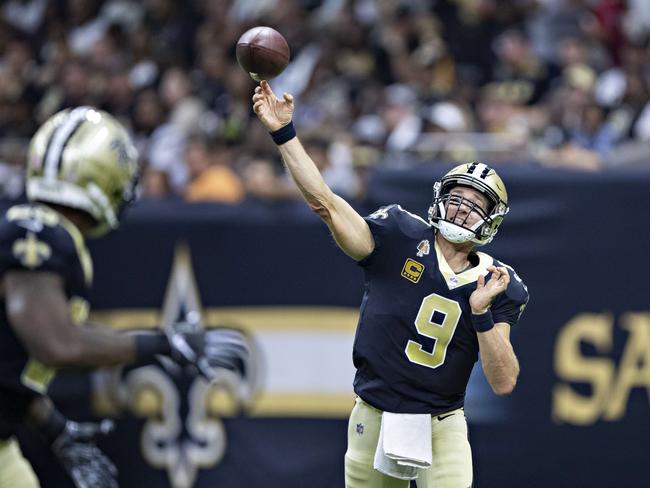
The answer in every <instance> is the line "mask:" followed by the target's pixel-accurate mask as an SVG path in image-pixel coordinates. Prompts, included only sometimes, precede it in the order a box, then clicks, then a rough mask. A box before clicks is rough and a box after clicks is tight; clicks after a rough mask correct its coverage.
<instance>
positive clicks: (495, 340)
mask: <svg viewBox="0 0 650 488" xmlns="http://www.w3.org/2000/svg"><path fill="white" fill-rule="evenodd" d="M476 335H477V337H478V343H479V351H480V356H481V363H482V365H483V372H484V373H485V377H486V378H487V380H488V383H489V384H490V386H491V387H492V389H493V390H494V392H495V393H496V394H497V395H507V394H509V393H511V392H512V390H513V389H514V387H515V385H516V383H517V376H518V375H519V361H518V360H517V356H515V352H514V350H513V349H512V345H511V344H510V342H509V341H507V340H506V339H505V338H504V337H503V335H502V333H501V332H500V331H499V330H498V329H497V327H493V328H492V329H490V330H488V331H487V332H479V333H477V334H476Z"/></svg>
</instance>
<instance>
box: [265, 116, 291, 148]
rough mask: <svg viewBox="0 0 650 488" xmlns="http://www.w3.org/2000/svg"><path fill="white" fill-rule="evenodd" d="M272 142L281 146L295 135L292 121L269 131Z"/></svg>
mask: <svg viewBox="0 0 650 488" xmlns="http://www.w3.org/2000/svg"><path fill="white" fill-rule="evenodd" d="M269 134H271V137H272V138H273V142H275V143H276V144H277V145H278V146H281V145H282V144H284V143H285V142H287V141H290V140H291V139H293V138H294V137H296V128H295V127H294V126H293V121H292V122H289V123H288V124H287V125H285V126H283V127H280V128H279V129H278V130H276V131H273V132H270V133H269Z"/></svg>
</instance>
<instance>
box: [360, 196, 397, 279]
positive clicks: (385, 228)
mask: <svg viewBox="0 0 650 488" xmlns="http://www.w3.org/2000/svg"><path fill="white" fill-rule="evenodd" d="M396 211H397V205H387V206H385V207H381V208H380V209H378V210H375V211H374V212H373V213H371V214H370V215H368V216H366V217H364V218H363V220H365V221H366V222H367V223H368V227H370V232H371V233H372V238H373V239H374V241H375V247H374V249H373V251H372V252H371V253H370V254H369V255H368V256H366V257H365V258H363V259H362V260H361V261H359V262H358V264H359V266H361V267H363V268H366V267H368V266H369V265H370V264H371V263H372V262H373V261H374V260H375V258H376V256H377V255H379V254H381V252H382V248H383V245H384V241H385V240H386V237H387V236H388V235H389V234H390V233H391V232H393V231H394V229H395V226H396V222H395V221H396V218H395V215H394V214H395V212H396Z"/></svg>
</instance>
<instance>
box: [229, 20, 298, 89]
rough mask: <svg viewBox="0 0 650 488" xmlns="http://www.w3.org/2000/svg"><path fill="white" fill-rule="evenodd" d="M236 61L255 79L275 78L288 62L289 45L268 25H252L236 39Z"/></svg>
mask: <svg viewBox="0 0 650 488" xmlns="http://www.w3.org/2000/svg"><path fill="white" fill-rule="evenodd" d="M236 54H237V61H238V62H239V65H240V66H241V67H242V68H244V70H246V71H247V72H248V74H250V75H251V77H252V78H253V79H254V80H256V81H260V80H270V79H271V78H275V77H276V76H278V75H279V74H280V73H282V70H284V68H286V67H287V64H289V45H288V44H287V41H286V40H285V38H284V37H282V34H280V33H279V32H278V31H276V30H275V29H272V28H270V27H263V26H260V27H253V28H252V29H250V30H247V31H246V32H244V33H243V34H242V36H241V37H240V38H239V40H238V41H237V49H236Z"/></svg>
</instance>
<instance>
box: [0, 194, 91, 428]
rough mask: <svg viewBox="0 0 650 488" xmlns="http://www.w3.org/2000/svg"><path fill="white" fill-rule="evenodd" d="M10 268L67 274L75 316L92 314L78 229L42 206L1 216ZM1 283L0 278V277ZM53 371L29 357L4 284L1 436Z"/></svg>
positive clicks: (1, 248) (3, 268)
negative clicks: (12, 318) (9, 314)
mask: <svg viewBox="0 0 650 488" xmlns="http://www.w3.org/2000/svg"><path fill="white" fill-rule="evenodd" d="M11 270H26V271H34V272H50V273H56V274H58V275H60V276H61V277H62V278H63V282H64V286H65V293H66V295H67V297H68V299H69V303H70V307H71V309H70V310H71V315H72V318H73V320H75V322H78V323H81V322H83V321H84V320H85V319H86V317H87V316H88V301H87V295H88V289H89V287H90V285H91V282H92V261H91V259H90V254H89V253H88V250H87V249H86V246H85V243H84V239H83V237H82V235H81V234H80V232H79V230H78V229H77V228H76V227H75V226H74V225H73V224H72V223H70V222H69V221H68V220H67V219H65V217H63V216H62V215H60V214H59V213H57V212H55V211H54V210H52V209H50V208H48V207H45V206H42V205H16V206H14V207H11V208H9V209H8V210H7V212H6V213H5V214H4V215H3V216H2V219H0V278H3V277H4V275H5V273H7V272H8V271H11ZM0 283H1V280H0ZM53 376H54V371H53V370H52V369H50V368H47V367H45V366H43V365H42V364H40V363H39V362H37V361H36V360H34V359H31V358H30V357H29V355H28V353H27V351H26V350H25V348H24V347H23V345H22V344H21V342H20V340H19V339H18V337H17V335H16V333H15V332H14V329H13V328H12V327H11V325H10V324H9V322H8V319H7V313H6V304H5V296H4V290H3V287H2V286H0V438H3V437H8V436H9V435H11V434H13V431H14V428H15V424H16V422H18V421H20V419H21V418H22V416H23V415H24V413H25V408H26V406H27V404H28V403H29V402H30V401H31V400H32V399H33V398H34V397H35V396H36V395H39V394H42V393H44V392H45V390H46V389H47V385H48V384H49V382H50V381H51V380H52V378H53Z"/></svg>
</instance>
